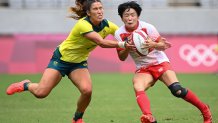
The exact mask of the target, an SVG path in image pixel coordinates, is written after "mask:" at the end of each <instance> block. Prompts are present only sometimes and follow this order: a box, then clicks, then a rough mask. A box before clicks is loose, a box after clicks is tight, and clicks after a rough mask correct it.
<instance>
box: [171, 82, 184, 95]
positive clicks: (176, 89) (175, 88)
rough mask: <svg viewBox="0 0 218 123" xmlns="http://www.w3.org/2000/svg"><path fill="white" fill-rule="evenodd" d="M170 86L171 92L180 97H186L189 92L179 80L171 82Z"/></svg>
mask: <svg viewBox="0 0 218 123" xmlns="http://www.w3.org/2000/svg"><path fill="white" fill-rule="evenodd" d="M168 88H169V89H170V91H171V93H172V94H173V95H174V96H176V97H178V98H184V97H185V96H186V94H187V92H188V91H187V89H186V88H183V87H182V86H181V85H180V83H179V82H175V83H173V84H171V85H170V86H168Z"/></svg>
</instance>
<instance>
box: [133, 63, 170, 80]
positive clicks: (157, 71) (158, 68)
mask: <svg viewBox="0 0 218 123" xmlns="http://www.w3.org/2000/svg"><path fill="white" fill-rule="evenodd" d="M167 70H171V66H170V63H169V62H163V63H161V64H158V65H152V66H149V67H146V68H140V69H138V70H136V72H135V73H146V74H150V75H152V76H153V77H154V79H155V81H156V80H158V78H159V77H160V76H161V75H162V74H163V73H164V72H166V71H167Z"/></svg>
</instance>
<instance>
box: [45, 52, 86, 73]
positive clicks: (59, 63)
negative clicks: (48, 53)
mask: <svg viewBox="0 0 218 123" xmlns="http://www.w3.org/2000/svg"><path fill="white" fill-rule="evenodd" d="M60 58H61V53H60V51H59V48H57V49H56V50H55V51H54V53H53V56H52V58H51V59H50V62H49V64H48V66H47V68H52V69H55V70H58V71H59V72H60V73H61V75H62V76H63V77H64V76H65V75H67V76H68V75H69V74H70V72H72V71H73V70H75V69H79V68H88V63H87V61H83V62H80V63H70V62H65V61H63V60H61V59H60Z"/></svg>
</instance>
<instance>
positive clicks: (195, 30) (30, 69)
mask: <svg viewBox="0 0 218 123" xmlns="http://www.w3.org/2000/svg"><path fill="white" fill-rule="evenodd" d="M124 1H126V0H102V2H103V3H104V6H105V18H107V19H110V20H111V21H113V22H115V23H116V24H117V25H118V26H121V25H122V22H121V20H120V17H119V16H118V14H117V5H118V4H119V3H122V2H124ZM137 2H138V3H140V5H141V6H142V7H143V12H142V15H141V20H145V21H147V22H149V23H152V24H153V25H155V26H156V28H157V29H158V30H159V32H160V33H161V35H163V36H164V37H166V38H167V39H168V40H169V41H170V42H172V43H173V47H172V48H171V49H169V50H167V51H166V52H167V54H168V55H169V57H170V59H172V64H173V68H174V69H175V71H177V72H180V73H196V72H197V73H202V72H203V73H205V72H206V73H208V72H209V73H214V72H217V71H218V49H217V47H218V46H217V45H218V14H217V13H218V0H137ZM72 5H74V0H1V2H0V18H1V19H0V56H1V57H0V73H41V72H42V71H43V70H44V68H45V67H46V65H47V63H48V60H49V59H50V57H51V54H52V51H53V49H54V48H55V47H56V46H57V45H58V44H59V43H60V42H62V41H63V40H64V39H65V38H66V36H67V35H68V33H69V32H70V30H71V28H72V27H73V25H74V24H75V22H76V21H75V20H73V19H70V18H68V17H67V16H68V15H69V13H68V7H69V6H72ZM109 38H112V37H109ZM89 64H90V65H89V66H90V70H91V71H93V72H104V71H106V72H132V71H133V70H134V64H133V63H132V60H131V59H128V60H127V61H126V62H120V61H119V60H118V58H117V55H116V51H115V50H114V49H102V48H97V49H96V50H95V51H94V52H93V53H92V54H91V57H90V58H89ZM105 64H107V65H105Z"/></svg>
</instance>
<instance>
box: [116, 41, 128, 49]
mask: <svg viewBox="0 0 218 123" xmlns="http://www.w3.org/2000/svg"><path fill="white" fill-rule="evenodd" d="M125 45H126V42H122V41H119V42H118V46H119V47H120V48H125Z"/></svg>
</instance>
